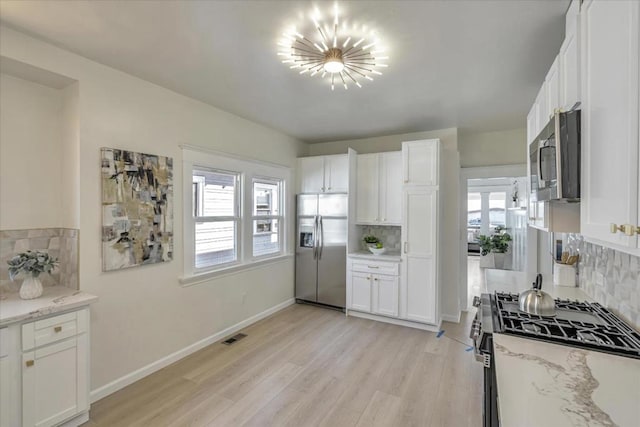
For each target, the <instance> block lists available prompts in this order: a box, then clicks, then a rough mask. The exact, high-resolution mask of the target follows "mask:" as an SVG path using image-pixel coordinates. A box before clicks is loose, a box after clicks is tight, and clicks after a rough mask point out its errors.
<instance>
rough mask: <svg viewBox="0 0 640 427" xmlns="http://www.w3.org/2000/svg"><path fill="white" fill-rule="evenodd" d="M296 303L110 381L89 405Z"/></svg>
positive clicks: (285, 304) (284, 304)
mask: <svg viewBox="0 0 640 427" xmlns="http://www.w3.org/2000/svg"><path fill="white" fill-rule="evenodd" d="M295 302H296V300H295V298H291V299H288V300H286V301H284V302H281V303H280V304H278V305H275V306H273V307H271V308H268V309H266V310H265V311H263V312H261V313H258V314H256V315H254V316H251V317H249V318H248V319H245V320H243V321H241V322H238V323H236V324H235V325H233V326H230V327H228V328H226V329H224V330H222V331H220V332H216V333H215V334H213V335H211V336H208V337H207V338H204V339H202V340H200V341H197V342H195V343H193V344H191V345H189V346H187V347H185V348H183V349H181V350H178V351H176V352H175V353H171V354H169V355H168V356H165V357H163V358H162V359H159V360H156V361H155V362H152V363H150V364H148V365H146V366H143V367H142V368H140V369H137V370H135V371H133V372H130V373H128V374H127V375H124V376H122V377H120V378H118V379H116V380H114V381H111V382H110V383H108V384H105V385H103V386H102V387H98V388H97V389H95V390H92V391H91V395H90V397H91V403H93V402H96V401H98V400H100V399H102V398H103V397H106V396H108V395H110V394H111V393H115V392H116V391H118V390H120V389H122V388H124V387H126V386H128V385H129V384H132V383H134V382H136V381H139V380H141V379H142V378H144V377H146V376H147V375H150V374H152V373H154V372H156V371H159V370H160V369H162V368H164V367H166V366H169V365H170V364H172V363H174V362H177V361H178V360H180V359H182V358H184V357H187V356H188V355H190V354H192V353H195V352H196V351H198V350H200V349H202V348H204V347H206V346H208V345H211V344H213V343H215V342H216V341H219V340H221V339H222V338H224V337H226V336H228V335H231V334H233V333H234V332H237V331H239V330H240V329H242V328H246V327H247V326H249V325H251V324H252V323H255V322H257V321H258V320H262V319H264V318H265V317H267V316H269V315H271V314H273V313H275V312H277V311H280V310H282V309H284V308H286V307H288V306H290V305H292V304H294V303H295Z"/></svg>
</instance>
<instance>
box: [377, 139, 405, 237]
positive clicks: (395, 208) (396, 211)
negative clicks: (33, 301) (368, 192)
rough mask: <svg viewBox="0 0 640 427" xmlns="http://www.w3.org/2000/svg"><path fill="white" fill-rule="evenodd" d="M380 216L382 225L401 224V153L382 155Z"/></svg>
mask: <svg viewBox="0 0 640 427" xmlns="http://www.w3.org/2000/svg"><path fill="white" fill-rule="evenodd" d="M380 160H381V165H382V168H381V171H380V172H381V175H380V186H381V192H380V196H381V197H382V198H383V200H381V201H380V209H381V212H380V215H381V216H382V222H383V223H384V224H396V225H400V224H402V153H401V152H399V151H397V152H391V153H382V154H381V156H380Z"/></svg>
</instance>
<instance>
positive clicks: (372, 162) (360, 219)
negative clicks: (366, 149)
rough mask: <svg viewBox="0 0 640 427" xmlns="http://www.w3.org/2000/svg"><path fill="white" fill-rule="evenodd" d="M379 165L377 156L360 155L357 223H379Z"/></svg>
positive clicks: (357, 183) (357, 184) (357, 186)
mask: <svg viewBox="0 0 640 427" xmlns="http://www.w3.org/2000/svg"><path fill="white" fill-rule="evenodd" d="M379 189H380V185H379V165H378V155H377V154H358V171H357V174H356V222H357V223H361V224H371V223H377V222H378V221H379V220H380V218H379V217H380V216H379V214H378V200H379V199H378V196H379Z"/></svg>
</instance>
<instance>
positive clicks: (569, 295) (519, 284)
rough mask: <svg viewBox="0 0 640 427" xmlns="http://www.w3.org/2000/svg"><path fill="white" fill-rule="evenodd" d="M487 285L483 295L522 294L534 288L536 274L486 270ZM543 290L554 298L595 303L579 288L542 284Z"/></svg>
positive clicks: (548, 283)
mask: <svg viewBox="0 0 640 427" xmlns="http://www.w3.org/2000/svg"><path fill="white" fill-rule="evenodd" d="M484 279H485V285H484V289H483V290H482V293H491V294H492V293H494V292H496V291H498V292H509V293H512V294H520V293H522V292H524V291H526V290H528V289H531V288H532V287H533V282H534V281H535V274H531V275H527V274H526V273H523V272H520V271H510V270H494V269H490V268H488V269H485V272H484ZM542 290H543V291H544V292H546V293H548V294H549V295H551V296H552V297H554V298H561V299H570V300H577V301H589V302H593V299H592V298H590V297H589V296H588V295H587V294H585V293H584V292H582V290H581V289H580V288H578V287H569V286H555V285H554V284H553V283H550V282H544V281H543V283H542Z"/></svg>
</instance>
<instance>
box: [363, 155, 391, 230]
mask: <svg viewBox="0 0 640 427" xmlns="http://www.w3.org/2000/svg"><path fill="white" fill-rule="evenodd" d="M357 164H358V170H357V174H356V176H357V178H356V188H357V191H356V223H358V224H380V225H400V224H401V223H402V208H401V204H402V155H401V153H400V152H390V153H376V154H359V155H358V161H357Z"/></svg>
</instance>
